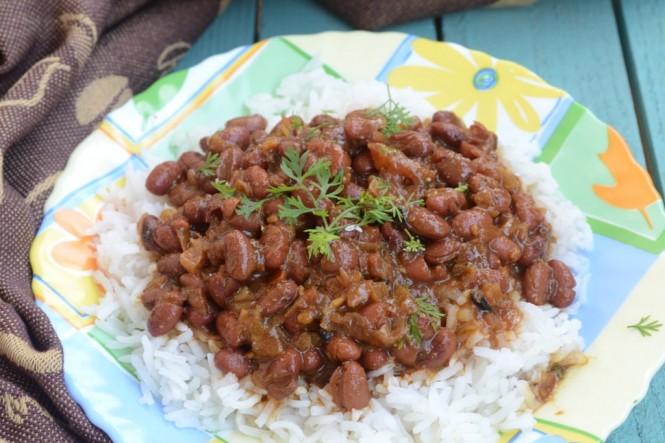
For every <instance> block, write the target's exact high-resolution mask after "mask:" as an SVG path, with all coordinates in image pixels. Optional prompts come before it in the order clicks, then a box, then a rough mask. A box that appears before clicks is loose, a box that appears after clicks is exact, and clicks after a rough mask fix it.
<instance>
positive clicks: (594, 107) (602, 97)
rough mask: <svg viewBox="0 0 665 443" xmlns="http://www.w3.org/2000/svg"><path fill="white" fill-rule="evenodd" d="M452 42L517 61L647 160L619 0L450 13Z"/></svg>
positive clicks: (566, 0) (558, 0)
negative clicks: (622, 35)
mask: <svg viewBox="0 0 665 443" xmlns="http://www.w3.org/2000/svg"><path fill="white" fill-rule="evenodd" d="M443 36H444V39H445V40H447V41H452V42H456V43H460V44H462V45H464V46H467V47H469V48H472V49H478V50H481V51H485V52H487V53H489V54H491V55H493V56H495V57H498V58H502V59H507V60H512V61H515V62H517V63H519V64H521V65H523V66H526V67H527V68H529V69H531V70H532V71H534V72H535V73H537V74H538V75H540V76H541V77H543V78H544V79H545V80H546V81H547V82H548V83H550V84H552V85H554V86H558V87H560V88H562V89H564V90H565V91H567V92H568V93H570V94H571V95H572V96H573V98H575V99H576V100H577V101H578V102H580V103H581V104H583V105H584V106H586V107H588V108H589V109H590V110H591V111H593V112H594V113H595V114H596V115H597V116H598V117H599V118H600V119H601V120H602V121H604V122H606V123H608V124H610V125H612V126H613V127H615V128H616V129H617V130H618V131H619V132H620V133H621V134H622V135H623V136H624V138H625V139H626V141H627V142H628V144H629V146H630V147H631V150H632V151H633V154H634V156H635V158H636V160H637V161H638V162H639V163H640V164H641V165H643V166H644V165H645V157H644V152H643V150H642V142H641V139H640V134H639V129H638V124H637V119H636V117H635V112H634V106H633V99H632V96H631V92H630V87H629V82H628V76H627V73H626V68H625V65H624V61H623V55H622V51H621V44H620V40H619V33H618V30H617V25H616V20H615V17H614V11H613V9H612V3H611V0H586V1H578V0H538V1H537V2H536V3H535V4H533V5H532V6H527V7H520V8H506V9H477V10H470V11H465V12H460V13H455V14H449V15H446V16H444V17H443Z"/></svg>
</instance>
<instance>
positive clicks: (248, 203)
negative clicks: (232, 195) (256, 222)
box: [236, 195, 270, 218]
mask: <svg viewBox="0 0 665 443" xmlns="http://www.w3.org/2000/svg"><path fill="white" fill-rule="evenodd" d="M268 200H270V198H264V199H263V200H257V201H254V200H251V199H250V198H249V197H247V196H246V195H243V196H242V197H240V202H238V206H237V207H236V214H238V215H239V216H241V217H244V218H249V217H250V216H251V215H252V213H253V212H255V211H259V212H260V211H261V210H262V208H263V204H264V203H265V202H267V201H268Z"/></svg>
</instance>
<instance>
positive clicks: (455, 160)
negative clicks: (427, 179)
mask: <svg viewBox="0 0 665 443" xmlns="http://www.w3.org/2000/svg"><path fill="white" fill-rule="evenodd" d="M437 153H438V155H439V156H441V157H442V159H441V160H440V161H439V162H437V164H436V170H437V171H438V172H439V177H441V180H443V181H444V182H445V183H446V184H447V185H448V186H451V187H453V188H454V187H457V186H459V185H460V184H463V183H468V181H469V177H471V175H472V174H474V173H475V172H476V171H475V165H474V164H473V163H472V162H471V160H469V159H468V158H466V157H464V156H462V155H461V154H458V153H456V152H453V151H450V150H448V149H442V150H440V151H437Z"/></svg>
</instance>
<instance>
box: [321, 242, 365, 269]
mask: <svg viewBox="0 0 665 443" xmlns="http://www.w3.org/2000/svg"><path fill="white" fill-rule="evenodd" d="M330 250H331V251H332V259H329V258H328V257H324V258H323V259H321V270H322V271H323V272H326V273H328V274H334V273H336V272H338V271H339V270H340V269H342V268H343V269H346V270H353V269H357V268H358V250H357V249H356V247H355V246H354V245H353V243H350V242H348V241H346V240H335V241H334V242H332V243H331V244H330Z"/></svg>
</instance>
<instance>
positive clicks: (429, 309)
mask: <svg viewBox="0 0 665 443" xmlns="http://www.w3.org/2000/svg"><path fill="white" fill-rule="evenodd" d="M428 299H429V297H428V296H427V295H422V296H420V297H416V298H415V299H414V301H415V302H416V304H417V305H418V311H417V312H415V313H413V314H411V315H410V316H409V335H410V336H411V338H412V339H413V341H414V342H415V343H417V344H420V343H422V341H423V333H422V331H421V330H420V327H419V326H418V317H420V316H421V315H425V316H427V317H428V318H429V321H430V324H431V325H432V329H433V330H435V331H436V329H437V327H438V326H439V325H440V324H441V319H442V318H443V317H445V315H446V314H445V313H443V312H441V311H440V310H439V307H438V306H436V305H435V304H434V303H431V302H430V301H429V300H428Z"/></svg>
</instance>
